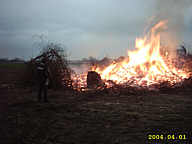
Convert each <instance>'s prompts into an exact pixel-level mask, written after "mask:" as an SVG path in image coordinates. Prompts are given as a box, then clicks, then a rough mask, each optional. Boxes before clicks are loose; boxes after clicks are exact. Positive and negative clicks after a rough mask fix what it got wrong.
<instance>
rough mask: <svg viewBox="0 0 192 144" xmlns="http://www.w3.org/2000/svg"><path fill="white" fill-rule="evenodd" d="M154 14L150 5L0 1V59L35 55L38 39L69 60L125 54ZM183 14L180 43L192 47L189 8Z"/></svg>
mask: <svg viewBox="0 0 192 144" xmlns="http://www.w3.org/2000/svg"><path fill="white" fill-rule="evenodd" d="M170 7H172V6H171V5H170ZM155 9H156V2H155V0H0V58H5V57H8V58H14V57H21V58H25V59H28V58H30V57H31V56H35V55H36V54H37V53H38V52H39V48H37V45H35V43H37V42H38V39H37V38H36V37H34V35H40V34H43V35H44V36H45V37H46V39H47V40H50V41H55V42H58V43H62V44H64V45H65V46H66V49H67V52H68V53H69V56H70V57H69V58H70V59H81V58H83V57H89V56H94V57H96V58H102V57H104V56H110V57H118V56H121V55H126V51H127V49H131V48H133V47H134V40H135V38H136V37H137V36H140V35H141V34H143V31H144V27H145V25H146V23H147V22H148V20H149V19H150V17H152V16H154V11H155ZM184 15H185V18H184V23H185V29H184V31H185V33H184V36H183V41H186V42H189V43H190V42H191V43H192V27H191V26H192V8H191V7H189V8H188V9H187V10H186V11H185V14H184Z"/></svg>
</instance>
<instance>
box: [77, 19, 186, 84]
mask: <svg viewBox="0 0 192 144" xmlns="http://www.w3.org/2000/svg"><path fill="white" fill-rule="evenodd" d="M166 23H167V21H160V22H159V23H157V24H156V25H155V26H154V27H152V28H151V30H150V31H149V32H148V33H147V34H146V35H145V36H144V38H137V39H136V42H135V48H136V50H134V51H128V57H127V58H126V59H124V60H123V61H120V62H115V61H114V62H113V63H111V64H110V65H108V66H106V67H105V68H103V67H100V66H94V67H92V68H91V70H92V71H96V72H97V73H99V74H100V75H101V78H102V80H103V81H104V82H105V83H106V84H107V83H108V81H113V82H115V83H116V84H128V85H137V86H150V85H152V84H159V83H161V82H164V81H166V82H169V83H170V84H175V83H178V82H181V81H182V80H183V79H184V78H187V77H188V75H187V73H185V72H184V71H183V70H181V69H178V68H176V67H175V66H174V65H173V64H171V63H170V62H169V61H168V60H167V59H166V58H165V57H164V56H163V55H161V51H160V48H161V45H160V31H161V30H162V29H166V28H167V27H166ZM166 55H167V53H166ZM85 75H86V74H84V75H83V78H82V76H78V78H77V77H76V78H75V79H76V80H77V79H79V78H80V80H79V84H80V85H81V86H85V83H86V78H85Z"/></svg>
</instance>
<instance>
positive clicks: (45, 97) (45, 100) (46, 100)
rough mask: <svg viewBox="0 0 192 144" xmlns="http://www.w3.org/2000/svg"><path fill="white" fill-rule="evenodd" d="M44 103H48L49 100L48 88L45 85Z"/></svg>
mask: <svg viewBox="0 0 192 144" xmlns="http://www.w3.org/2000/svg"><path fill="white" fill-rule="evenodd" d="M44 102H48V99H47V86H46V85H44Z"/></svg>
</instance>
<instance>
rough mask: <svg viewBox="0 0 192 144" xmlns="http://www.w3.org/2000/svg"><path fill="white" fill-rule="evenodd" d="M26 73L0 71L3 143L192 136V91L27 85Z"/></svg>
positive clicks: (118, 143)
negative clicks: (43, 95) (40, 90)
mask: <svg viewBox="0 0 192 144" xmlns="http://www.w3.org/2000/svg"><path fill="white" fill-rule="evenodd" d="M21 73H22V69H15V68H14V69H11V68H7V69H0V75H1V77H0V97H1V98H0V112H1V115H0V124H1V126H0V133H1V135H0V140H1V143H2V144H144V143H147V138H148V137H147V134H149V133H155V131H156V132H157V131H166V132H173V131H175V130H176V129H177V130H178V131H183V132H188V131H190V132H192V113H191V111H192V90H191V89H189V88H188V89H179V90H175V91H172V92H164V93H162V92H154V93H151V92H149V93H146V92H145V93H143V94H142V93H140V94H119V95H116V94H113V93H109V92H93V91H88V92H84V93H79V92H75V91H65V90H52V89H49V91H48V98H49V102H48V103H43V102H37V99H36V96H37V89H36V88H35V87H23V86H22V85H21V81H20V80H19V74H21Z"/></svg>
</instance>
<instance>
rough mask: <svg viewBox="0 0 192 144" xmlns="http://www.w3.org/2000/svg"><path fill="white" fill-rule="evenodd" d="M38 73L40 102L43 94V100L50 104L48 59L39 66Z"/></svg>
mask: <svg viewBox="0 0 192 144" xmlns="http://www.w3.org/2000/svg"><path fill="white" fill-rule="evenodd" d="M37 71H38V85H39V89H38V101H39V102H40V101H41V100H42V93H43V94H44V97H43V100H44V102H48V99H47V89H48V83H49V72H48V66H47V63H46V58H43V59H42V61H41V62H40V63H39V64H38V66H37Z"/></svg>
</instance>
